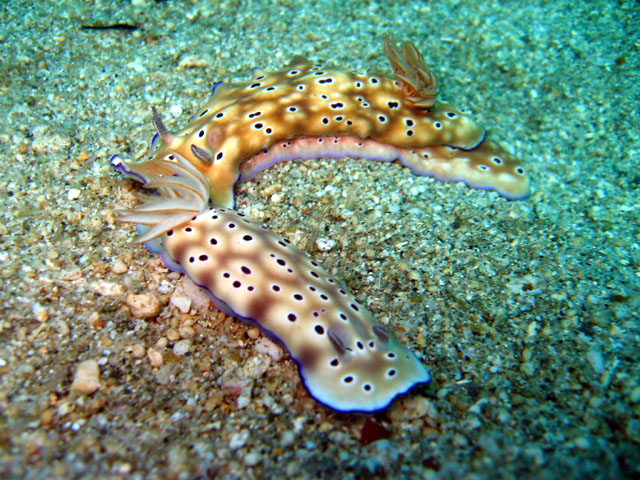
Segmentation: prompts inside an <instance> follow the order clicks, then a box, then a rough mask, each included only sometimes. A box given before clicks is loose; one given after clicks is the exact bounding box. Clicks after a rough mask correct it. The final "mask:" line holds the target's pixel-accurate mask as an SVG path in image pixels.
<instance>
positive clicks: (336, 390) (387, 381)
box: [119, 156, 431, 412]
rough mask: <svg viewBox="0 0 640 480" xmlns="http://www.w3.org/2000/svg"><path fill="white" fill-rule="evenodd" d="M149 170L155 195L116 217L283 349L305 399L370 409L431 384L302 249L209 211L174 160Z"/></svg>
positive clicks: (185, 168) (191, 175) (182, 164)
mask: <svg viewBox="0 0 640 480" xmlns="http://www.w3.org/2000/svg"><path fill="white" fill-rule="evenodd" d="M158 167H161V168H162V169H163V171H164V172H166V174H162V175H154V174H151V175H149V176H148V177H145V180H146V181H147V183H146V184H145V187H147V188H152V189H156V190H157V191H158V192H159V193H160V195H157V196H147V197H145V202H144V203H142V204H141V205H139V206H137V207H136V208H135V209H134V210H132V211H129V212H121V213H122V214H121V216H120V218H119V220H120V221H122V222H130V223H136V224H139V225H142V226H143V227H142V228H141V236H140V238H139V240H138V241H140V242H145V243H146V245H147V247H148V248H149V249H150V250H151V251H153V252H156V253H159V254H160V255H161V256H162V259H163V261H164V263H165V265H166V266H167V267H169V268H171V269H172V270H175V271H178V272H182V273H185V274H187V275H189V277H190V278H191V279H192V280H193V281H194V282H195V283H196V284H198V285H200V286H201V287H202V288H204V289H205V290H206V291H207V292H208V293H209V294H210V295H211V298H212V300H213V302H214V303H215V305H216V306H217V307H218V308H219V309H220V310H222V311H224V312H225V313H227V314H229V315H233V316H235V317H238V318H240V319H242V320H245V321H246V322H248V323H252V324H257V325H258V326H259V327H260V328H261V329H262V330H263V331H264V332H265V333H266V334H268V335H269V336H271V337H273V338H275V339H276V340H279V341H280V342H282V343H283V344H284V346H285V347H286V348H287V350H288V351H289V353H290V354H291V357H292V358H293V359H294V360H295V361H296V363H297V364H298V368H299V372H300V377H301V378H302V381H303V383H304V385H305V387H306V388H307V390H308V391H309V393H310V394H311V396H312V397H313V398H315V399H316V400H318V401H319V402H321V403H322V404H324V405H327V406H328V407H330V408H332V409H334V410H338V411H341V412H356V411H358V412H371V411H375V410H380V409H383V408H385V407H387V406H388V405H389V404H390V403H391V402H392V401H393V399H394V398H395V397H396V396H398V395H400V394H402V393H405V392H406V391H408V390H409V389H411V388H412V387H413V386H415V385H416V384H420V383H428V382H429V381H430V380H431V377H430V375H429V372H428V371H427V369H426V368H425V367H424V365H423V364H422V363H421V362H420V361H419V360H418V358H417V357H416V356H415V355H414V354H413V353H412V352H411V351H410V350H409V349H408V348H407V347H405V346H404V345H403V344H402V343H400V342H398V341H397V340H396V339H394V338H393V336H392V335H391V334H390V333H389V332H388V330H387V329H386V328H385V327H383V326H382V325H380V324H376V323H375V320H374V318H373V316H372V315H371V313H369V312H368V311H367V310H366V308H365V307H364V306H363V305H361V304H360V303H359V302H358V300H356V298H355V297H354V296H353V295H352V294H351V293H349V292H348V291H347V289H346V288H345V287H344V286H342V285H341V284H340V283H339V282H337V281H336V280H334V279H333V278H331V276H330V275H329V274H328V273H327V272H326V271H325V270H324V269H323V268H322V267H321V266H320V265H319V264H318V263H316V262H315V261H314V260H312V259H310V258H308V257H307V255H306V254H305V253H304V252H302V251H301V250H299V249H298V248H296V247H295V246H294V245H292V244H291V243H290V242H289V241H288V240H286V239H284V238H282V237H280V236H279V235H276V234H275V233H273V232H271V231H269V230H268V229H267V228H266V227H263V226H260V225H258V224H257V223H255V222H253V221H251V220H249V219H248V218H246V217H245V216H244V215H243V214H242V213H237V212H235V211H233V210H228V209H226V208H222V207H215V206H214V207H209V189H210V184H209V180H208V179H207V178H206V177H205V176H204V175H203V174H202V173H201V172H200V171H198V170H197V169H196V168H195V167H194V166H193V165H192V164H191V163H190V162H188V161H187V160H185V159H184V158H183V157H182V156H178V157H177V162H172V161H168V160H158ZM133 178H135V177H133Z"/></svg>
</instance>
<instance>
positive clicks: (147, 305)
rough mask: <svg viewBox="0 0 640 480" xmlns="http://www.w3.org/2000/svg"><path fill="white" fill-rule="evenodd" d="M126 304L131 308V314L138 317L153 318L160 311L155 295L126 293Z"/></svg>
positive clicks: (158, 301)
mask: <svg viewBox="0 0 640 480" xmlns="http://www.w3.org/2000/svg"><path fill="white" fill-rule="evenodd" d="M127 305H128V306H129V307H130V308H131V314H132V315H133V316H134V317H138V318H155V317H157V316H158V314H159V313H160V309H161V305H160V300H159V299H158V297H156V296H155V295H149V294H142V295H135V294H133V293H130V294H129V295H127Z"/></svg>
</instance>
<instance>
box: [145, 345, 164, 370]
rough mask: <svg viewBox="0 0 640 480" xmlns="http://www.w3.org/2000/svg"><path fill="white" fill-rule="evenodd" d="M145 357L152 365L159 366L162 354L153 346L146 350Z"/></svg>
mask: <svg viewBox="0 0 640 480" xmlns="http://www.w3.org/2000/svg"><path fill="white" fill-rule="evenodd" d="M147 358H148V359H149V362H150V363H151V366H152V367H154V368H159V367H161V366H162V354H161V353H160V352H159V351H158V350H156V349H155V348H152V347H149V350H147Z"/></svg>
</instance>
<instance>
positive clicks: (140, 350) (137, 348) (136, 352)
mask: <svg viewBox="0 0 640 480" xmlns="http://www.w3.org/2000/svg"><path fill="white" fill-rule="evenodd" d="M145 351H146V349H145V348H144V345H143V344H141V343H136V344H135V345H134V346H133V348H132V349H131V353H132V354H133V356H134V357H136V358H142V357H144V354H145Z"/></svg>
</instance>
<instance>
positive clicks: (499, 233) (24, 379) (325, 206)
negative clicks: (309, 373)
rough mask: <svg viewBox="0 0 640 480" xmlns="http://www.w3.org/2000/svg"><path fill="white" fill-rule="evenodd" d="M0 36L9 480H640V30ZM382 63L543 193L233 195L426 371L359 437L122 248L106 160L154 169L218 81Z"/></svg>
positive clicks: (245, 21) (345, 18)
mask: <svg viewBox="0 0 640 480" xmlns="http://www.w3.org/2000/svg"><path fill="white" fill-rule="evenodd" d="M0 9H1V10H0V11H1V14H0V15H1V16H0V20H1V23H0V43H1V44H2V50H1V51H0V56H1V59H2V62H1V63H0V69H1V75H0V92H1V95H0V163H1V164H2V167H1V168H0V172H1V173H0V216H1V220H0V260H1V264H0V276H1V278H2V286H3V288H2V291H1V292H0V474H1V475H2V477H3V478H64V477H69V478H71V477H73V478H89V477H93V478H134V479H135V478H158V479H160V478H176V479H183V478H184V479H190V478H209V477H215V476H219V477H221V478H266V477H270V478H341V479H349V478H365V477H366V478H425V479H436V478H443V479H450V478H478V479H481V478H492V479H493V478H516V477H518V478H624V477H629V478H630V477H634V476H637V475H639V474H640V467H639V465H640V363H639V355H640V353H639V352H640V345H639V344H640V324H639V314H638V310H639V304H640V300H639V299H640V294H639V290H640V289H639V287H638V282H639V273H638V264H639V263H640V245H639V243H638V242H639V232H640V228H639V227H638V224H639V222H638V218H639V216H640V215H639V213H638V204H639V202H638V197H639V188H640V176H639V174H638V153H639V152H640V127H639V126H638V125H640V122H639V119H638V100H637V99H638V98H640V78H639V77H640V76H639V74H638V72H639V71H640V68H639V67H640V65H639V63H640V62H639V60H638V55H639V49H640V45H639V43H638V39H639V38H640V35H639V33H640V22H639V21H638V15H637V12H636V9H637V4H636V2H632V1H628V2H624V1H623V2H610V1H582V2H575V1H565V0H557V1H553V2H545V1H509V2H497V1H491V2H463V1H459V2H458V1H444V2H437V3H426V2H384V1H380V2H378V3H370V2H340V1H321V2H316V3H313V4H312V2H304V1H297V0H296V1H294V0H283V1H280V2H257V1H222V2H196V1H193V2H179V1H162V2H161V1H150V0H146V1H145V0H134V1H132V2H124V1H123V2H81V1H77V2H72V1H67V2H39V3H37V4H34V2H27V1H24V2H19V1H9V2H4V3H3V5H2V7H0ZM83 26H85V27H86V26H103V27H104V26H111V27H118V28H101V29H95V28H91V29H86V28H82V27H83ZM383 34H394V35H396V36H397V37H398V38H402V39H408V40H411V41H413V42H414V43H415V44H416V45H417V46H418V47H419V49H420V50H421V51H422V52H423V54H424V56H425V59H426V60H427V62H428V63H429V65H430V66H431V67H432V69H433V71H434V73H435V75H436V76H437V78H438V80H439V85H440V92H441V95H442V96H443V97H444V98H446V99H447V100H448V101H450V102H451V103H453V104H454V105H456V106H458V107H460V108H462V109H465V110H470V111H472V112H473V114H474V118H476V119H477V120H478V121H479V123H481V124H482V125H484V126H485V127H487V129H488V130H489V131H490V132H491V135H492V137H493V138H497V139H499V140H500V141H501V142H502V143H503V144H504V145H505V146H506V147H507V148H508V149H509V151H510V152H512V153H514V155H516V156H517V157H519V158H522V159H523V161H524V164H525V165H526V167H527V169H528V171H529V172H530V174H531V177H532V180H533V188H534V191H533V195H532V196H531V198H529V199H528V200H525V201H509V200H506V199H504V198H502V197H500V196H498V195H497V194H496V193H491V192H482V191H477V190H472V189H469V188H467V187H465V186H464V185H461V184H443V183H439V182H436V181H434V180H432V179H428V178H417V177H413V176H411V174H410V173H409V172H408V171H407V170H406V169H403V168H401V167H399V166H398V165H392V164H381V163H374V162H367V161H363V160H357V159H348V160H341V161H336V160H318V161H311V162H305V163H301V162H292V163H288V164H281V165H277V166H275V167H273V168H271V169H269V170H267V171H265V172H264V173H263V174H261V175H260V176H259V178H257V179H255V180H252V181H251V182H249V183H246V184H242V185H240V186H239V188H238V190H237V192H238V204H239V206H240V208H241V209H242V210H243V211H245V213H247V214H249V215H250V216H252V217H254V218H256V219H258V220H259V221H260V222H262V223H265V224H266V225H268V226H269V227H270V228H272V229H273V230H274V231H277V232H278V233H280V234H282V235H284V236H285V237H287V238H289V239H290V240H291V241H293V242H294V243H296V244H297V245H298V246H300V247H301V248H303V249H304V250H306V251H307V252H309V253H310V254H312V255H314V256H315V257H316V258H317V259H318V260H319V261H321V262H322V264H323V265H324V266H325V268H326V269H327V270H329V271H330V272H331V273H332V274H335V275H336V277H338V278H340V279H342V280H344V282H345V283H346V284H347V285H348V286H349V287H350V288H351V289H352V291H353V292H354V293H355V294H356V295H357V296H358V298H359V299H361V300H362V302H363V303H364V304H365V305H366V306H367V307H368V308H369V309H370V310H371V311H372V312H373V313H374V314H375V315H376V317H378V318H379V319H380V320H381V321H383V322H384V323H386V322H388V323H389V328H390V329H392V330H393V331H394V332H395V334H396V335H397V336H398V337H399V338H401V339H402V340H403V341H404V342H405V343H406V344H407V345H409V346H410V347H411V348H412V349H413V350H415V351H416V352H417V353H418V354H419V355H420V356H421V357H422V358H423V360H424V362H425V364H426V365H428V366H429V368H430V370H431V373H432V375H433V377H434V380H433V382H432V383H431V384H430V385H428V386H424V387H419V388H416V389H414V390H413V391H412V392H411V393H410V394H409V395H407V396H405V397H403V398H402V399H400V400H399V401H397V402H396V403H395V404H394V405H393V406H392V407H391V408H390V409H388V410H386V411H384V412H381V413H378V414H375V415H372V416H366V415H345V414H338V413H335V412H332V411H330V410H328V409H327V408H325V407H323V406H321V405H319V404H318V403H316V402H315V401H314V400H313V399H311V398H310V397H309V396H308V394H307V393H306V391H305V390H304V388H303V386H302V384H301V382H300V380H299V378H298V375H297V369H296V366H295V364H294V362H293V361H292V360H291V359H290V358H289V356H288V355H287V354H286V352H283V351H282V350H281V349H279V347H277V346H275V345H273V344H270V343H269V342H268V341H267V340H266V339H265V338H264V337H262V336H261V335H260V333H259V331H256V329H254V328H251V327H249V326H246V325H244V324H242V323H240V322H238V321H237V320H235V319H233V318H231V317H227V316H226V315H224V314H222V313H221V312H218V311H217V310H215V309H214V308H213V307H211V306H210V305H209V304H208V302H206V301H205V302H202V303H199V301H200V299H201V296H199V295H198V292H197V291H194V288H193V286H192V285H191V284H189V282H187V281H185V280H184V279H183V277H182V276H181V275H178V274H176V273H170V272H168V271H167V269H166V268H164V266H163V265H162V263H161V262H160V261H159V260H158V258H157V257H156V256H154V255H153V254H151V253H149V252H147V251H146V250H145V249H144V248H142V247H140V246H137V245H135V244H132V243H131V242H130V240H131V239H132V238H133V237H134V235H135V232H134V231H133V228H131V227H128V226H123V225H119V224H116V223H115V221H114V213H113V212H114V209H116V208H118V207H128V206H131V205H132V204H133V196H132V193H133V191H134V190H135V187H134V185H133V184H132V182H130V181H128V180H126V179H124V178H123V177H122V176H121V175H120V174H118V173H117V172H115V171H114V170H112V169H111V168H110V167H109V165H108V159H109V157H110V156H111V155H112V154H115V153H119V154H121V155H124V156H134V155H135V154H137V153H138V152H140V151H142V150H143V149H144V148H145V146H146V145H147V143H148V141H149V139H150V138H151V136H152V134H153V130H152V127H151V122H150V110H149V106H150V105H155V106H157V108H158V109H159V110H161V111H162V112H163V114H164V117H165V121H166V123H167V125H168V126H169V127H170V128H175V129H177V128H181V127H182V126H184V125H185V124H186V122H187V121H188V119H189V117H190V116H191V115H192V114H193V113H194V112H195V111H196V109H197V107H198V105H200V104H201V103H203V102H204V100H205V99H206V97H207V95H208V92H210V89H211V87H212V85H213V83H214V82H215V81H216V80H224V81H225V82H228V83H237V82H244V81H247V80H248V79H249V78H250V75H251V73H252V71H253V69H255V68H259V69H262V70H265V71H269V70H275V69H277V68H280V67H281V66H282V65H284V64H285V63H286V62H288V61H289V59H290V58H291V57H293V56H294V55H296V54H301V55H305V56H307V57H309V58H313V59H321V60H325V61H329V62H331V63H333V64H335V65H340V66H343V67H345V68H349V69H352V70H355V71H367V70H376V71H380V72H385V73H387V74H390V73H391V72H390V69H389V67H388V65H387V64H386V59H385V57H384V55H383V52H382V46H381V38H382V35H383ZM319 244H322V245H331V246H332V247H331V248H330V249H328V250H329V251H327V252H321V251H318V248H317V246H318V245H319ZM323 250H326V249H324V248H323ZM134 295H139V297H134ZM134 300H135V301H134ZM136 307H140V308H142V310H136ZM145 317H146V318H145ZM80 366H82V367H83V368H84V370H82V369H81V370H82V372H83V375H82V378H78V376H79V375H78V373H77V370H78V367H80ZM96 367H97V372H96V371H95V369H96ZM92 369H93V370H94V371H92ZM96 375H99V376H98V377H97V376H96ZM74 377H75V378H76V383H74ZM82 381H84V383H83V382H82ZM72 386H73V388H72ZM372 425H375V426H376V427H379V428H374V427H372Z"/></svg>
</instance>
